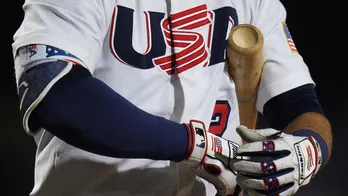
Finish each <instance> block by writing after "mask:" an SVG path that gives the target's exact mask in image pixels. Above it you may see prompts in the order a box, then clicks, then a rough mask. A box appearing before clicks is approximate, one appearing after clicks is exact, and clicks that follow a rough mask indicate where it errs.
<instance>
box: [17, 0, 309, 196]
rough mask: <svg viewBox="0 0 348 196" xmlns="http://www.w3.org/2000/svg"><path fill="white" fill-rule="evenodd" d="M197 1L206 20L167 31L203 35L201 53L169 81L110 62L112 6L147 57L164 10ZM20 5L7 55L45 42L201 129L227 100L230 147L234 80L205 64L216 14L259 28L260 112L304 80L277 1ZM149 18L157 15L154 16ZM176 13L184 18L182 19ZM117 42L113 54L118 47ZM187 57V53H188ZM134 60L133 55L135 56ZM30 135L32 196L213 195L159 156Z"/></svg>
mask: <svg viewBox="0 0 348 196" xmlns="http://www.w3.org/2000/svg"><path fill="white" fill-rule="evenodd" d="M199 5H201V7H202V9H200V10H198V11H196V12H195V13H196V14H197V13H198V12H199V13H201V12H202V13H205V16H204V17H202V18H201V19H202V20H203V19H207V20H208V21H209V22H208V23H207V24H205V25H202V26H201V27H197V28H196V27H192V26H191V27H186V28H187V29H185V25H183V24H181V26H178V27H175V28H177V29H176V33H178V34H180V33H182V34H183V35H185V36H187V35H190V36H194V37H195V40H194V41H190V42H188V43H191V44H194V43H198V41H200V40H203V43H201V45H200V46H201V47H200V48H196V49H197V50H198V49H203V50H202V51H204V53H202V54H201V55H202V56H203V55H207V57H206V58H204V59H203V60H202V61H201V62H200V63H197V64H196V65H195V66H193V68H191V69H188V70H187V71H184V72H182V73H180V74H179V75H178V77H175V76H168V75H167V74H166V72H165V71H163V70H162V69H161V68H160V66H154V67H152V68H148V69H140V68H137V67H135V66H133V65H128V64H127V62H125V59H122V55H121V59H119V57H120V55H119V53H115V48H114V45H113V44H112V43H113V42H112V41H113V39H112V38H113V37H114V36H115V32H114V30H113V29H114V28H115V27H117V25H121V23H115V21H117V18H118V17H120V12H121V11H125V10H133V12H131V13H133V14H134V17H133V23H132V22H131V20H127V22H128V23H127V22H126V23H125V24H124V25H130V26H132V27H133V30H132V36H133V37H132V45H131V47H132V48H134V50H135V51H136V52H138V54H144V55H146V54H150V53H151V50H152V49H154V48H158V46H157V45H156V46H153V45H152V44H148V43H152V42H151V40H157V41H158V40H159V39H162V38H161V37H160V36H163V40H159V41H160V43H167V42H166V41H165V38H166V35H165V28H166V27H165V26H162V27H161V26H160V25H162V22H165V21H166V20H165V19H166V18H167V16H168V11H169V12H170V13H171V14H176V13H180V14H184V13H185V12H183V11H185V10H190V8H192V7H197V6H199ZM23 8H24V11H25V17H24V20H23V23H22V24H21V26H20V28H19V29H18V31H17V32H16V34H15V35H14V43H13V55H14V57H15V58H16V54H17V50H18V49H19V48H21V47H23V46H26V45H28V44H46V45H51V46H54V47H57V48H60V49H63V50H65V51H67V52H69V53H70V54H73V55H74V56H76V57H77V58H78V59H80V60H81V62H82V63H83V64H84V65H85V66H86V67H87V68H88V69H89V70H90V72H91V73H92V74H93V75H94V76H95V77H96V78H98V79H100V80H102V81H103V82H105V83H106V84H107V85H109V86H110V87H111V88H112V89H114V90H115V91H117V92H118V93H119V94H121V95H122V96H124V97H125V98H127V99H128V100H129V101H131V102H132V103H133V104H135V105H136V106H137V107H139V108H141V109H143V110H145V111H147V112H149V113H152V114H155V115H159V116H163V117H165V118H167V119H170V120H173V121H176V122H180V123H181V122H188V121H189V120H190V119H199V120H201V121H203V122H204V123H205V126H206V127H209V125H210V120H211V116H212V112H213V110H214V104H215V101H216V100H228V103H229V105H230V108H231V112H230V114H229V116H228V117H229V118H228V122H229V123H228V124H227V129H226V131H225V133H224V137H226V138H228V139H230V140H233V141H235V142H238V143H241V139H240V137H239V136H238V135H237V133H236V132H235V127H237V126H238V125H239V118H238V107H237V102H236V95H235V90H234V85H233V81H231V80H230V77H229V76H228V74H227V72H226V66H225V62H224V61H220V62H218V63H215V64H214V65H210V66H205V65H206V63H207V62H209V60H210V61H211V60H213V58H212V57H213V55H215V54H216V52H217V53H219V54H223V53H224V52H225V51H224V50H223V49H216V48H219V47H218V46H217V45H216V44H215V45H214V43H215V42H216V41H215V39H213V38H219V37H216V36H215V37H214V36H213V35H214V34H216V33H218V31H214V30H212V29H214V27H215V26H214V24H218V22H219V20H220V22H221V20H222V19H227V20H226V21H230V22H226V23H228V24H226V23H223V24H226V25H228V27H229V28H230V27H232V25H233V24H236V23H237V21H238V23H239V24H242V23H250V24H255V25H256V26H258V27H259V28H260V29H261V31H262V32H263V33H264V35H265V48H264V56H265V57H266V60H267V61H266V63H265V65H264V71H263V75H262V81H261V84H260V89H259V96H258V102H257V106H258V109H259V110H260V111H262V107H263V105H264V103H266V101H267V100H269V99H270V98H272V97H274V96H276V95H278V94H280V93H282V92H285V91H287V90H289V89H292V88H295V87H297V86H300V85H303V84H306V83H313V81H312V79H311V77H310V75H309V72H308V69H307V67H306V65H305V63H304V62H303V60H302V58H301V56H300V55H299V54H296V53H292V52H291V50H290V47H289V45H288V41H287V38H286V36H285V34H284V32H283V27H282V25H281V24H282V21H284V20H285V16H286V13H285V10H284V9H283V7H282V5H281V4H280V2H279V1H278V0H260V1H253V0H244V1H239V0H220V1H210V0H195V1H188V0H146V1H139V0H88V1H87V0H60V1H56V0H26V1H25V4H24V6H23ZM234 9H235V10H236V13H237V16H238V19H237V18H236V17H235V16H233V17H230V18H228V17H229V16H228V15H226V13H227V14H228V13H232V12H233V10H234ZM191 11H192V10H191ZM113 14H114V17H113ZM224 14H225V15H224ZM150 16H151V17H162V18H161V19H162V20H160V21H159V22H158V21H156V20H154V18H150ZM177 16H178V15H177ZM181 17H183V18H181V19H185V17H189V15H184V16H181ZM148 18H150V19H148ZM197 21H198V20H196V21H193V22H197ZM157 22H158V23H157ZM172 22H173V23H174V22H176V21H175V20H173V21H172ZM189 23H190V22H189ZM189 23H187V24H189ZM191 23H192V21H191ZM219 25H220V23H219ZM151 26H153V27H156V28H160V29H161V31H162V32H161V33H159V34H156V37H155V36H154V32H151V31H148V29H151V28H149V27H151ZM222 26H223V25H222ZM222 26H221V28H222ZM178 31H180V32H178ZM118 32H119V31H118ZM121 33H122V32H121ZM223 35H225V36H221V37H222V38H223V37H225V38H227V35H228V29H226V32H223ZM122 36H127V35H126V34H122ZM148 38H149V39H148ZM167 38H168V39H170V37H167ZM121 41H125V39H121V40H116V42H117V43H119V42H121ZM184 41H185V40H184ZM186 41H187V40H186ZM122 47H123V46H122ZM122 47H121V49H119V50H123V48H122ZM148 49H149V50H148ZM183 50H184V47H179V46H178V47H175V48H174V52H176V53H180V52H182V51H183ZM217 50H219V51H217ZM171 52H172V50H171V48H170V47H168V45H165V49H164V53H162V54H161V55H162V56H161V55H160V56H155V57H154V58H153V62H154V61H155V60H156V59H157V60H158V58H160V57H163V56H168V55H170V54H171ZM191 52H194V51H191ZM213 53H214V54H213ZM186 56H188V57H192V55H191V56H190V54H186ZM137 58H138V57H136V56H134V59H137ZM131 60H132V59H131ZM131 60H129V59H128V61H131ZM156 62H157V61H156ZM25 64H26V62H21V60H20V59H19V58H16V59H15V70H16V77H17V81H18V78H19V76H20V75H21V73H22V72H23V70H25V67H23V65H25ZM148 64H149V62H148V63H144V64H143V65H148ZM150 64H151V62H150ZM35 138H36V141H38V142H37V144H38V151H37V155H36V164H35V185H34V188H33V190H32V192H31V195H32V196H41V195H45V196H46V195H50V196H55V195H67V196H68V195H85V196H87V195H98V196H99V195H100V196H107V195H121V196H127V195H132V196H140V195H141V196H145V195H161V196H163V195H199V196H202V195H205V194H206V193H207V195H209V196H211V195H214V194H215V192H216V190H215V189H214V187H213V186H212V185H210V184H208V183H206V182H205V181H204V180H201V179H198V178H196V177H195V175H194V174H192V173H190V172H189V171H186V170H185V169H184V168H181V167H180V166H177V165H176V164H174V163H170V162H168V161H152V160H145V159H144V160H143V159H141V160H133V159H127V160H125V159H114V158H107V157H103V156H99V155H95V154H91V153H88V152H85V151H82V150H79V149H76V148H74V147H72V146H70V145H67V144H66V143H64V142H62V141H61V140H59V139H58V138H56V137H53V136H52V135H50V134H49V133H48V132H46V131H45V130H42V131H41V132H40V135H38V136H35ZM193 190H194V191H193ZM192 191H193V192H192ZM191 192H192V194H191Z"/></svg>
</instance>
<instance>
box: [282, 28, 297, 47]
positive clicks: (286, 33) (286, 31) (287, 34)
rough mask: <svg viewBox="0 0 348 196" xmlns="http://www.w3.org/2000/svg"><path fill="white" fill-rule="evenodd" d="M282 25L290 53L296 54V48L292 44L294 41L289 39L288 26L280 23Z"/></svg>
mask: <svg viewBox="0 0 348 196" xmlns="http://www.w3.org/2000/svg"><path fill="white" fill-rule="evenodd" d="M282 25H283V30H284V33H285V36H286V39H287V41H288V44H289V47H290V50H291V52H293V53H298V51H297V48H296V46H295V43H294V40H293V39H292V37H291V34H290V31H289V28H288V26H287V25H286V23H285V22H282Z"/></svg>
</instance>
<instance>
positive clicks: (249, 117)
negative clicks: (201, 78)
mask: <svg viewBox="0 0 348 196" xmlns="http://www.w3.org/2000/svg"><path fill="white" fill-rule="evenodd" d="M263 44H264V38H263V35H262V33H261V31H260V30H259V29H258V28H257V27H255V26H253V25H250V24H242V25H237V26H234V27H233V28H232V29H231V32H230V34H229V37H228V47H227V62H228V72H229V74H230V76H231V77H232V79H233V81H234V83H235V86H236V93H237V99H238V106H239V116H240V121H241V124H243V125H245V126H247V127H249V128H255V126H256V119H257V110H256V98H257V89H258V85H259V83H260V78H261V73H262V68H263V57H262V48H263Z"/></svg>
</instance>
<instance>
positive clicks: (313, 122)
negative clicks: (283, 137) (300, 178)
mask: <svg viewBox="0 0 348 196" xmlns="http://www.w3.org/2000/svg"><path fill="white" fill-rule="evenodd" d="M303 129H307V130H311V131H313V132H315V133H317V134H319V135H320V136H321V137H322V139H323V140H324V141H325V143H326V145H327V148H328V159H329V158H330V156H331V152H332V129H331V125H330V122H329V121H328V119H327V118H326V117H325V116H323V115H322V114H319V113H316V112H307V113H304V114H302V115H300V116H298V117H297V118H295V119H294V120H293V121H292V122H291V123H290V124H289V125H288V126H287V127H286V128H285V129H284V132H285V133H288V134H293V133H295V132H296V131H299V130H303ZM308 136H309V135H308ZM323 164H326V163H323Z"/></svg>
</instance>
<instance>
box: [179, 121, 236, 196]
mask: <svg viewBox="0 0 348 196" xmlns="http://www.w3.org/2000/svg"><path fill="white" fill-rule="evenodd" d="M186 128H187V129H188V131H189V132H190V136H189V139H190V140H191V141H190V144H189V148H188V155H187V159H186V160H185V161H183V162H181V163H182V164H186V165H187V166H188V167H190V168H192V169H193V170H194V172H195V173H196V174H197V175H198V176H199V177H201V178H203V179H205V180H207V181H208V182H210V183H212V184H213V185H214V186H215V188H216V190H217V194H216V195H217V196H226V195H229V194H233V193H234V190H235V187H236V174H235V173H234V172H233V171H231V170H230V169H229V168H228V167H227V166H226V165H224V164H223V163H222V162H221V161H220V160H218V159H217V158H216V155H221V156H224V157H225V158H226V160H227V162H229V161H231V160H232V159H234V158H235V155H236V153H237V148H238V146H239V145H238V144H236V143H234V142H231V141H228V140H226V139H224V138H221V137H219V136H216V135H214V134H212V133H210V132H207V131H206V129H205V126H204V124H203V123H202V122H200V121H195V120H191V121H190V123H189V124H186Z"/></svg>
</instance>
